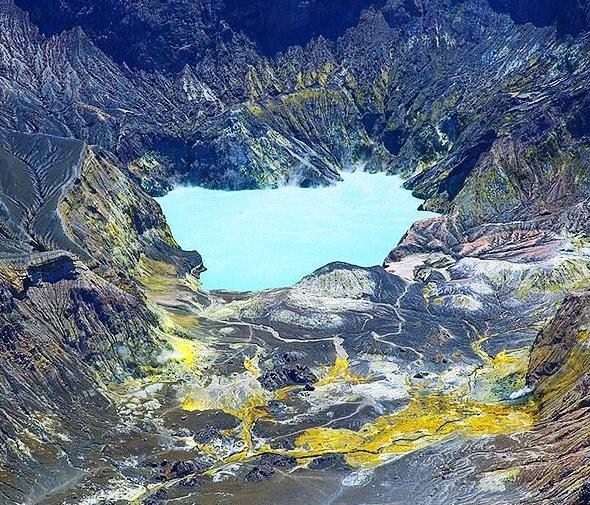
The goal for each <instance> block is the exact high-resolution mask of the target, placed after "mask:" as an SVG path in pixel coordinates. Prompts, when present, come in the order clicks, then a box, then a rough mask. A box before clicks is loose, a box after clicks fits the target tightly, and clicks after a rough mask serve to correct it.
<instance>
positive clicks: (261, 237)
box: [158, 171, 433, 291]
mask: <svg viewBox="0 0 590 505" xmlns="http://www.w3.org/2000/svg"><path fill="white" fill-rule="evenodd" d="M158 201H159V203H160V205H161V206H162V208H163V210H164V214H165V215H166V218H167V220H168V223H169V224H170V226H171V228H172V232H173V234H174V236H175V238H176V239H177V240H178V242H179V243H180V245H181V246H182V247H184V248H185V249H198V250H199V251H201V253H202V254H203V255H204V256H205V257H206V258H207V269H208V271H207V272H206V273H204V274H203V275H202V280H203V286H204V287H205V288H208V289H229V290H235V291H252V290H260V289H267V288H278V287H285V286H289V285H291V284H293V283H295V282H297V281H298V280H299V279H301V278H302V277H303V276H304V275H306V274H308V273H309V272H312V271H313V270H316V269H318V268H320V267H322V266H323V265H325V264H327V263H330V262H332V261H346V262H348V263H353V264H356V265H362V266H367V267H368V266H374V265H378V264H380V263H381V262H382V259H383V257H384V256H385V254H386V253H387V251H388V249H389V248H390V247H391V244H395V243H397V242H398V241H399V239H400V238H401V237H402V236H403V234H404V233H405V232H406V230H407V229H408V228H409V227H410V225H411V224H412V223H413V222H414V221H416V220H417V219H420V218H426V217H429V216H431V215H433V214H432V213H429V212H420V211H418V206H419V204H420V201H419V200H418V199H417V198H414V197H413V196H412V195H411V193H410V192H409V191H408V190H405V189H403V188H402V181H401V179H400V178H399V177H396V176H387V175H385V174H382V173H381V174H369V173H366V172H362V171H357V172H354V173H345V174H343V181H342V182H339V183H337V184H336V185H333V186H327V187H323V188H313V189H311V188H310V189H304V188H299V187H296V186H284V187H281V188H279V189H275V190H250V191H215V190H208V189H204V188H199V187H179V188H176V189H175V190H173V191H171V192H170V193H168V194H167V195H166V196H164V197H163V198H159V199H158Z"/></svg>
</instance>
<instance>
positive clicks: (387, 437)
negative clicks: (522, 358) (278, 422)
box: [293, 396, 534, 467]
mask: <svg viewBox="0 0 590 505" xmlns="http://www.w3.org/2000/svg"><path fill="white" fill-rule="evenodd" d="M533 419H534V415H533V409H532V408H531V407H530V406H526V407H518V408H516V407H509V406H504V405H487V404H481V403H473V402H461V401H459V400H457V399H455V398H452V397H450V396H428V397H416V398H414V399H413V400H412V401H411V402H410V404H409V405H408V406H407V407H406V408H405V409H403V410H402V411H400V412H398V413H396V414H392V415H387V416H382V417H379V418H378V419H377V420H376V421H375V422H373V423H368V424H365V425H364V426H363V427H362V428H361V429H360V430H359V431H358V432H354V431H351V430H343V429H330V428H313V429H310V430H307V431H305V432H304V433H303V434H302V435H300V436H299V437H298V438H297V439H296V442H295V444H296V447H297V449H296V450H295V454H293V455H294V456H296V457H299V458H301V457H306V456H307V457H309V456H316V455H322V454H327V453H332V452H340V453H344V454H346V459H347V462H348V463H349V464H350V465H352V466H355V467H367V466H368V467H371V466H375V465H377V464H379V463H381V462H383V461H385V460H387V459H388V458H391V457H393V456H395V455H401V454H406V453H408V452H411V451H415V450H418V449H422V448H424V447H426V446H428V445H431V444H433V443H435V442H439V441H441V440H443V439H445V438H447V437H449V436H451V435H462V436H465V437H479V436H485V435H498V434H502V433H513V432H517V431H523V430H527V429H529V428H530V427H531V426H532V424H533Z"/></svg>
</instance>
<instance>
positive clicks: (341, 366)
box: [315, 357, 366, 386]
mask: <svg viewBox="0 0 590 505" xmlns="http://www.w3.org/2000/svg"><path fill="white" fill-rule="evenodd" d="M349 367H350V365H349V363H348V357H338V358H336V361H335V362H334V365H332V367H331V368H330V369H329V370H328V372H327V373H326V375H325V376H324V377H322V378H321V379H320V380H319V381H317V382H316V384H315V385H316V386H326V385H328V384H335V383H341V382H353V383H355V382H364V381H365V380H366V379H364V378H363V377H360V376H358V375H355V374H353V373H352V372H351V371H350V368H349Z"/></svg>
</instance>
